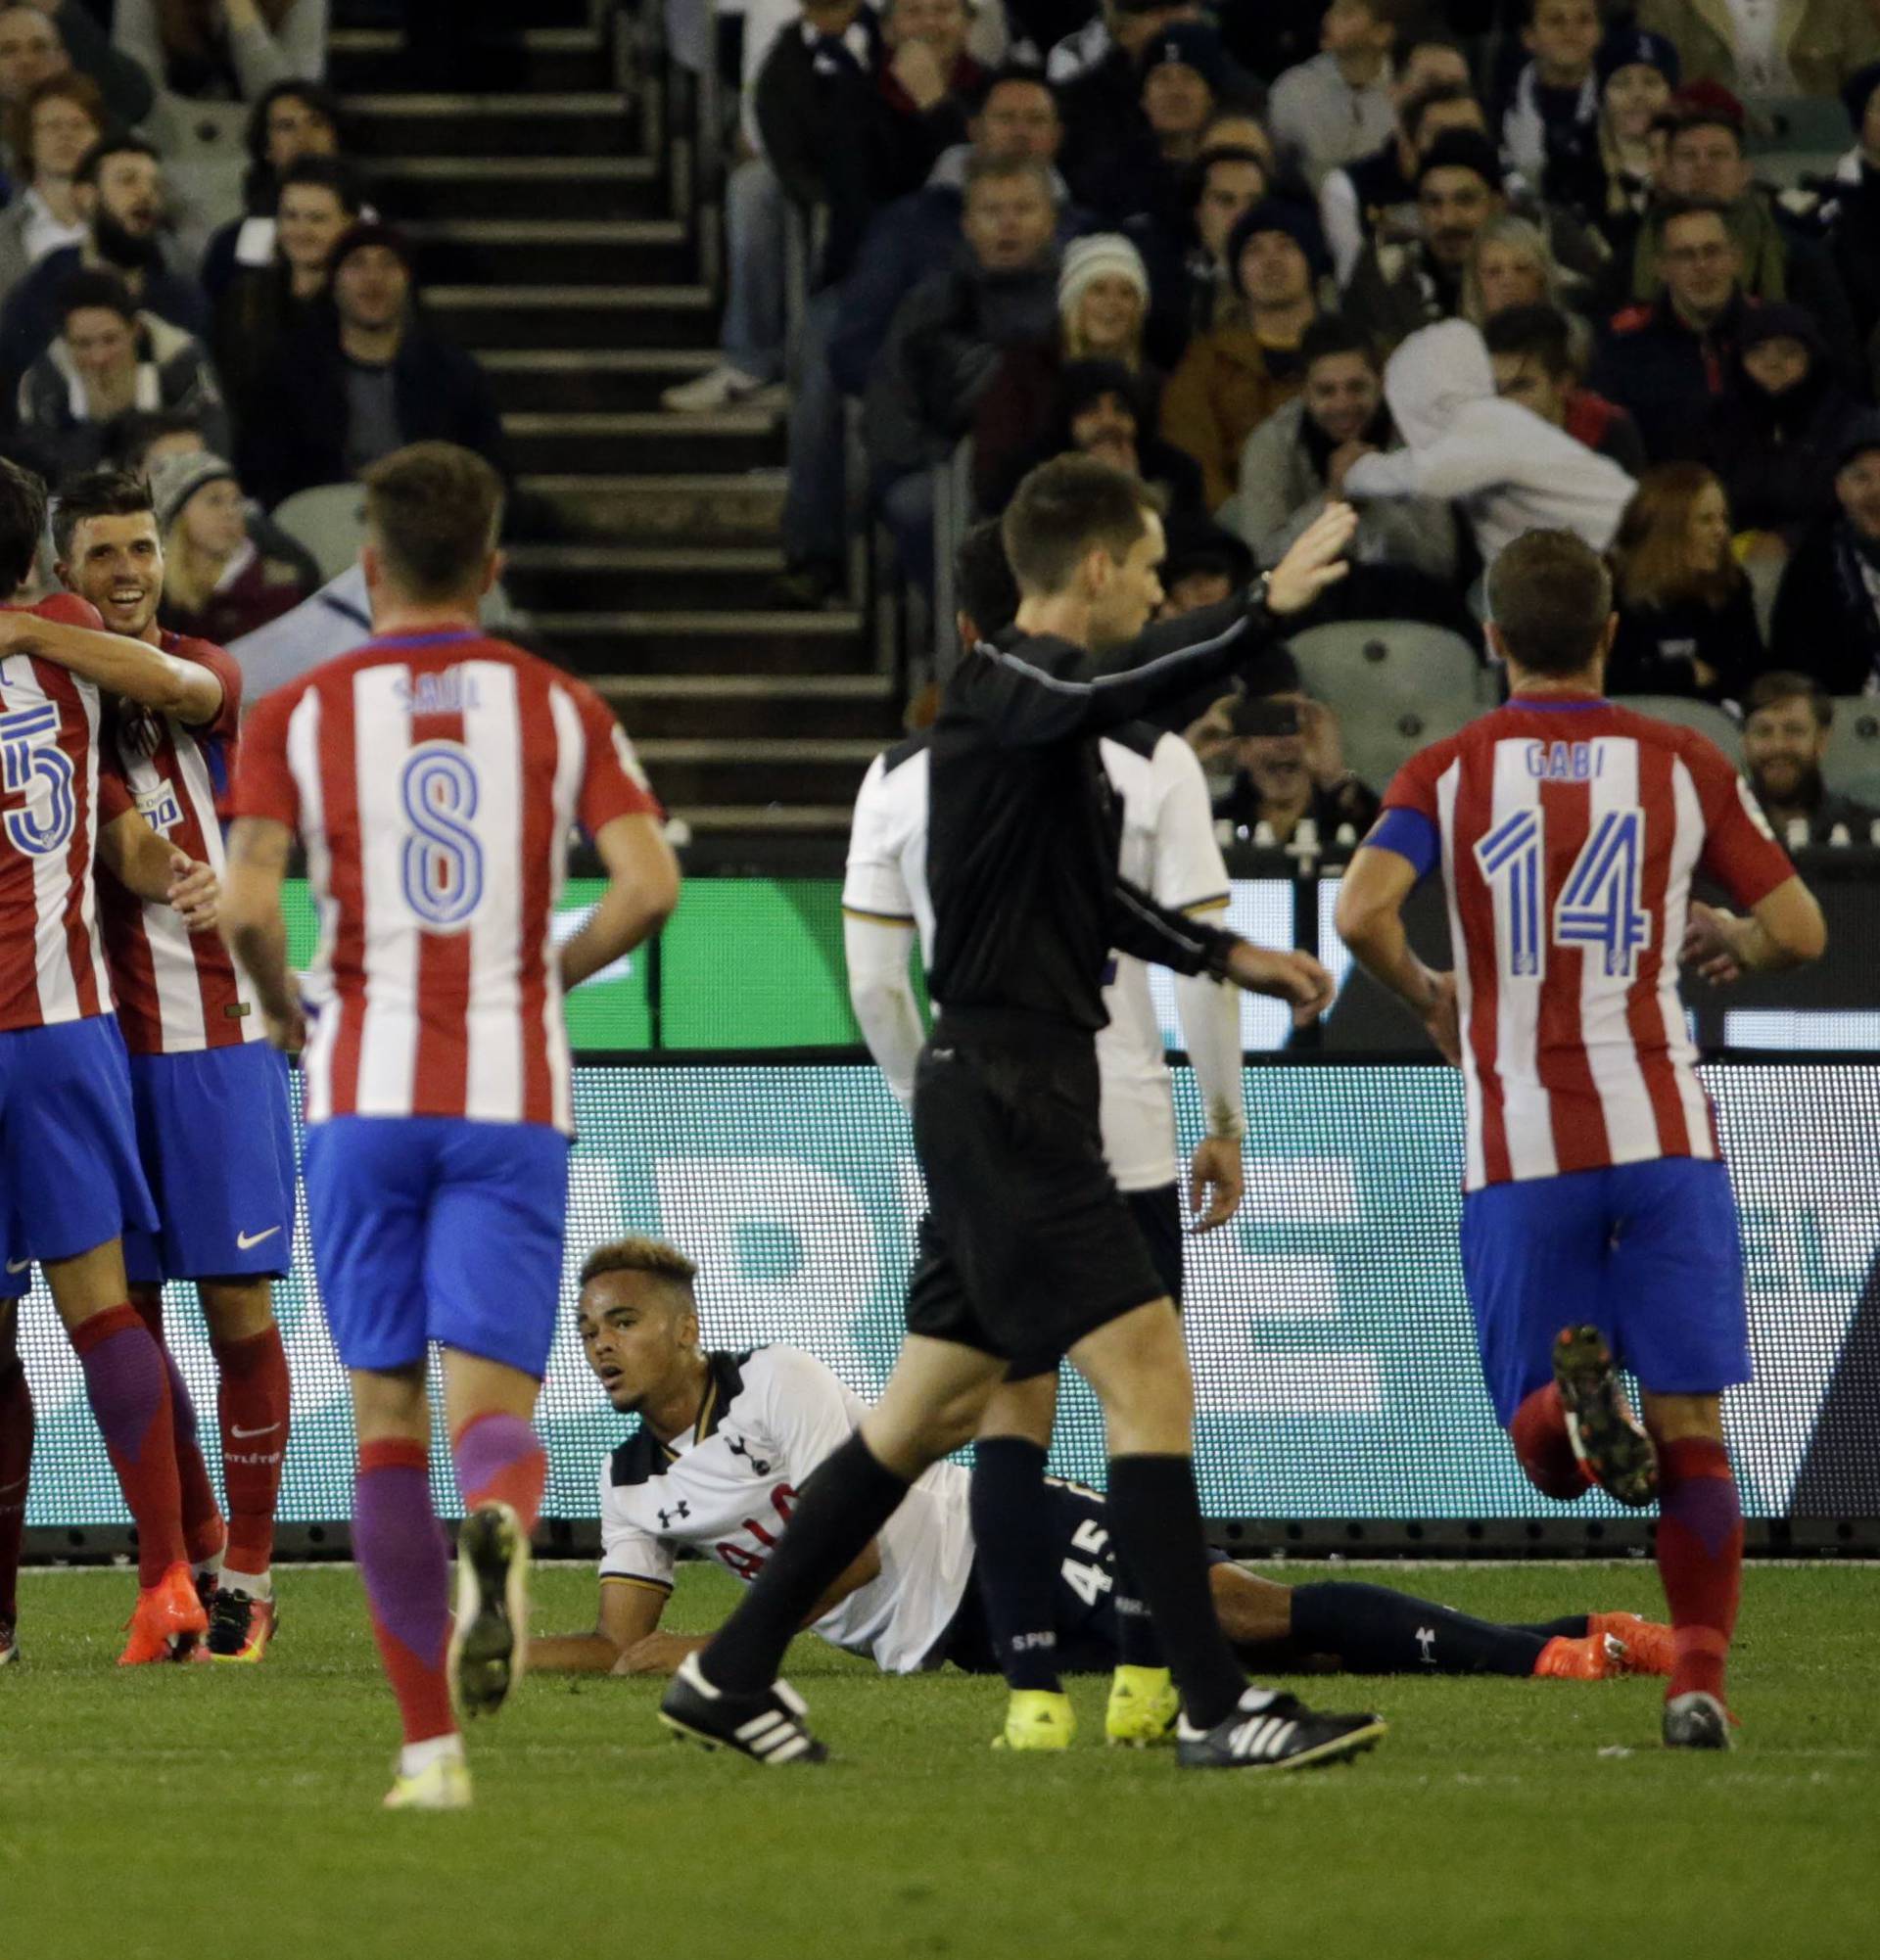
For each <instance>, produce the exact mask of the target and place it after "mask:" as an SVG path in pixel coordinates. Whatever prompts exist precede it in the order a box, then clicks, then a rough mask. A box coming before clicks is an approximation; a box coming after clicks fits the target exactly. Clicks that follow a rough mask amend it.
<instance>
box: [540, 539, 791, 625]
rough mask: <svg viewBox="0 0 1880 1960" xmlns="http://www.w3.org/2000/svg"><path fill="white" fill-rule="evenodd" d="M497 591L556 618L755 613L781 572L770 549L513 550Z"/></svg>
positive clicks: (572, 546) (605, 547)
mask: <svg viewBox="0 0 1880 1960" xmlns="http://www.w3.org/2000/svg"><path fill="white" fill-rule="evenodd" d="M507 563H508V569H507V571H506V572H505V573H504V575H503V583H504V584H505V585H506V586H507V587H508V589H509V592H510V595H511V596H512V597H513V598H514V599H515V600H516V602H517V603H518V604H519V605H523V606H542V607H546V608H548V609H549V610H551V611H555V612H573V611H576V610H578V609H591V610H593V611H595V612H622V613H625V612H665V611H673V612H696V611H697V610H698V609H699V608H700V607H701V606H704V605H707V604H710V605H714V606H733V607H747V608H748V607H756V606H761V605H762V604H763V602H764V599H765V597H766V595H767V594H768V592H769V589H770V584H771V581H772V580H773V579H775V578H776V575H777V574H778V573H779V572H780V571H782V569H783V553H782V552H781V551H780V550H778V549H776V547H775V546H773V545H765V544H757V545H718V546H708V547H705V548H702V549H701V548H694V547H688V546H685V545H661V546H659V547H657V548H656V549H643V548H641V547H639V546H636V545H629V544H517V545H514V546H512V547H511V548H510V550H509V552H508V553H507Z"/></svg>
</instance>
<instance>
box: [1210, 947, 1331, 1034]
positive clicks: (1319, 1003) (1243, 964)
mask: <svg viewBox="0 0 1880 1960" xmlns="http://www.w3.org/2000/svg"><path fill="white" fill-rule="evenodd" d="M1222 978H1223V979H1227V980H1231V981H1232V982H1233V983H1234V985H1235V986H1237V987H1239V988H1240V989H1241V990H1242V991H1243V992H1244V993H1247V994H1264V995H1266V996H1267V997H1268V998H1269V999H1270V1000H1275V1001H1284V1002H1285V1003H1287V1004H1288V1006H1290V1007H1291V1008H1292V1009H1293V1026H1294V1027H1299V1028H1302V1027H1305V1026H1306V1025H1307V1024H1308V1023H1310V1022H1312V1021H1315V1020H1317V1019H1318V1017H1319V1016H1320V1015H1321V1014H1322V1013H1324V1012H1325V1010H1326V1008H1328V1007H1329V1006H1330V1005H1331V1004H1332V1003H1333V1000H1334V998H1335V997H1336V995H1337V993H1338V989H1337V988H1336V987H1335V986H1334V985H1333V984H1332V976H1331V974H1330V973H1328V972H1327V971H1326V970H1325V968H1324V967H1323V966H1321V965H1320V964H1319V962H1318V961H1317V960H1316V959H1314V958H1313V957H1312V956H1311V955H1310V954H1309V953H1292V952H1275V951H1273V950H1272V949H1271V948H1269V947H1264V946H1252V945H1249V944H1248V943H1247V942H1246V940H1244V939H1243V940H1237V941H1236V942H1235V943H1234V945H1233V946H1232V947H1230V948H1229V949H1228V952H1227V957H1226V971H1225V972H1224V973H1223V975H1222Z"/></svg>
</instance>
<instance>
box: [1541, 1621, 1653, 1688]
mask: <svg viewBox="0 0 1880 1960" xmlns="http://www.w3.org/2000/svg"><path fill="white" fill-rule="evenodd" d="M1631 1671H1632V1670H1631V1669H1630V1668H1628V1667H1627V1666H1626V1665H1625V1643H1624V1642H1623V1641H1622V1640H1621V1639H1620V1637H1619V1636H1618V1635H1617V1634H1615V1633H1589V1634H1586V1635H1584V1636H1582V1637H1581V1638H1579V1639H1577V1640H1576V1639H1575V1638H1574V1637H1573V1635H1571V1634H1565V1633H1562V1634H1556V1635H1555V1636H1554V1638H1553V1639H1552V1640H1550V1641H1549V1642H1548V1643H1547V1645H1546V1646H1545V1647H1543V1648H1542V1649H1541V1650H1540V1658H1539V1659H1538V1660H1536V1661H1535V1662H1534V1671H1533V1675H1532V1678H1533V1679H1534V1680H1536V1681H1543V1680H1545V1681H1608V1680H1611V1679H1612V1677H1613V1676H1614V1675H1616V1674H1628V1673H1630V1672H1631Z"/></svg>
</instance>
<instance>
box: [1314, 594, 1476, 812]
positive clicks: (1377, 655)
mask: <svg viewBox="0 0 1880 1960" xmlns="http://www.w3.org/2000/svg"><path fill="white" fill-rule="evenodd" d="M1289 643H1290V645H1291V646H1292V649H1293V659H1294V660H1296V661H1297V662H1298V667H1299V677H1300V678H1301V679H1302V680H1303V682H1304V683H1305V690H1306V692H1307V693H1308V694H1311V695H1312V696H1314V697H1315V698H1316V699H1318V700H1320V701H1323V702H1325V703H1326V704H1327V706H1329V707H1331V708H1332V709H1334V710H1335V711H1336V712H1337V714H1338V717H1339V725H1340V729H1341V730H1342V733H1343V736H1344V759H1345V761H1346V763H1347V764H1349V765H1350V767H1351V768H1352V769H1354V770H1357V772H1358V774H1359V776H1361V777H1362V778H1363V780H1364V781H1366V782H1368V783H1369V784H1370V785H1371V786H1372V787H1373V788H1374V789H1380V790H1381V789H1383V788H1384V786H1385V785H1386V784H1387V782H1388V781H1389V780H1390V778H1391V776H1393V775H1394V774H1395V773H1396V771H1397V769H1398V766H1399V765H1400V764H1402V763H1403V762H1404V761H1405V760H1406V759H1407V758H1408V757H1410V756H1412V755H1414V754H1415V753H1416V752H1417V750H1419V749H1421V748H1423V747H1425V746H1426V745H1427V744H1429V743H1431V742H1434V741H1437V740H1439V739H1440V738H1441V737H1442V736H1444V735H1453V734H1454V733H1455V732H1456V730H1457V729H1458V728H1460V727H1461V726H1462V725H1463V724H1464V723H1467V722H1471V721H1473V720H1474V719H1475V718H1476V716H1478V715H1479V714H1481V711H1482V709H1483V707H1484V706H1485V705H1486V704H1487V701H1488V698H1489V697H1488V694H1487V692H1486V691H1485V689H1486V680H1487V677H1486V676H1485V675H1484V671H1483V669H1482V665H1481V661H1480V660H1478V659H1477V657H1476V651H1475V648H1474V647H1472V646H1471V645H1470V644H1469V642H1468V641H1467V640H1466V639H1464V638H1463V637H1462V635H1461V634H1460V633H1455V632H1451V631H1449V630H1448V629H1447V628H1445V627H1434V626H1425V625H1422V624H1419V623H1417V622H1415V621H1404V620H1351V621H1347V622H1340V623H1338V624H1335V625H1331V626H1322V627H1312V628H1309V629H1308V630H1306V631H1304V632H1302V633H1298V634H1296V635H1295V636H1294V637H1293V639H1292V641H1291V642H1289Z"/></svg>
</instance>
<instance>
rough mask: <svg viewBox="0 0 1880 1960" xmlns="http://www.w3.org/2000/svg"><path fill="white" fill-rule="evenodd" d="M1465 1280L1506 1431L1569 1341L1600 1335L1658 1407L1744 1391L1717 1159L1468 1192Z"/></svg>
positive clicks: (1672, 1160) (1742, 1306) (1744, 1325)
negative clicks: (1565, 1335)
mask: <svg viewBox="0 0 1880 1960" xmlns="http://www.w3.org/2000/svg"><path fill="white" fill-rule="evenodd" d="M1462 1270H1463V1275H1464V1277H1465V1279H1466V1280H1467V1281H1468V1284H1469V1304H1470V1305H1471V1307H1473V1308H1474V1310H1475V1316H1476V1338H1477V1340H1478V1342H1479V1343H1480V1345H1481V1370H1482V1374H1483V1376H1484V1377H1486V1379H1487V1383H1488V1392H1489V1394H1490V1395H1491V1396H1493V1397H1494V1403H1495V1414H1496V1415H1497V1416H1498V1417H1499V1418H1500V1419H1501V1423H1502V1425H1503V1426H1504V1427H1506V1426H1507V1424H1508V1423H1509V1422H1511V1421H1512V1420H1513V1417H1514V1413H1515V1411H1516V1410H1517V1409H1518V1408H1520V1406H1521V1404H1522V1401H1523V1399H1524V1398H1525V1397H1526V1396H1528V1395H1529V1394H1531V1393H1532V1392H1533V1391H1534V1390H1535V1389H1536V1388H1540V1387H1543V1386H1545V1384H1546V1383H1547V1382H1549V1381H1551V1380H1552V1379H1553V1375H1554V1369H1553V1345H1554V1338H1555V1336H1556V1335H1557V1334H1558V1333H1559V1332H1560V1330H1561V1329H1562V1328H1565V1327H1578V1326H1582V1325H1585V1326H1591V1327H1596V1328H1598V1330H1600V1332H1601V1333H1603V1334H1604V1335H1605V1336H1606V1340H1607V1344H1608V1345H1609V1346H1610V1347H1611V1348H1612V1350H1613V1353H1614V1355H1615V1356H1616V1357H1617V1359H1618V1360H1619V1362H1620V1364H1621V1366H1622V1367H1624V1368H1628V1369H1630V1370H1631V1372H1632V1373H1633V1374H1634V1375H1635V1376H1637V1377H1638V1379H1639V1383H1640V1385H1641V1386H1642V1387H1644V1388H1647V1389H1649V1390H1651V1391H1652V1392H1654V1393H1656V1394H1660V1395H1714V1394H1716V1392H1717V1391H1718V1390H1719V1389H1723V1388H1728V1387H1731V1386H1732V1385H1733V1384H1735V1383H1736V1382H1739V1381H1747V1380H1749V1378H1750V1327H1749V1310H1748V1307H1747V1305H1746V1303H1745V1299H1744V1291H1743V1243H1742V1238H1741V1236H1740V1234H1739V1232H1738V1229H1737V1221H1736V1200H1735V1198H1734V1197H1733V1196H1732V1195H1731V1192H1730V1178H1729V1173H1728V1172H1727V1171H1726V1170H1725V1169H1724V1168H1723V1166H1722V1165H1721V1164H1720V1163H1717V1162H1716V1161H1715V1160H1713V1159H1700V1158H1696V1157H1659V1158H1655V1159H1653V1160H1652V1161H1651V1162H1649V1163H1642V1164H1619V1165H1616V1166H1614V1167H1613V1168H1612V1169H1610V1170H1602V1171H1570V1172H1568V1173H1566V1174H1565V1175H1563V1176H1560V1177H1552V1178H1529V1179H1526V1180H1523V1181H1522V1182H1520V1183H1518V1184H1505V1185H1490V1186H1489V1187H1488V1188H1487V1189H1486V1190H1478V1191H1471V1192H1470V1193H1469V1195H1468V1196H1467V1197H1465V1198H1464V1199H1463V1201H1462Z"/></svg>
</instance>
